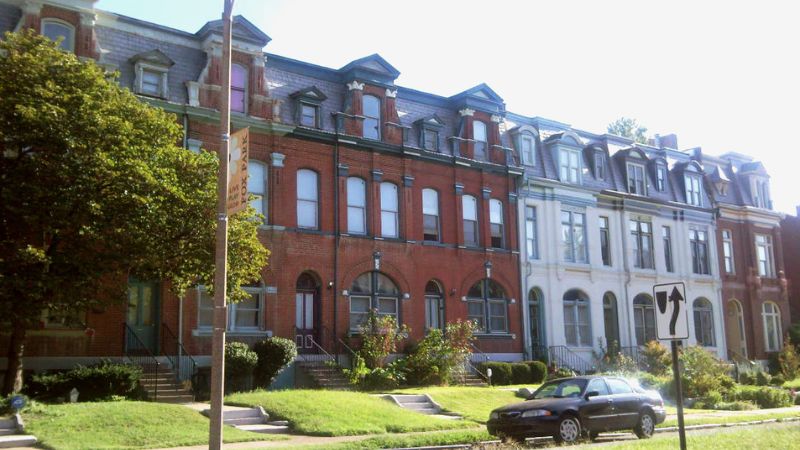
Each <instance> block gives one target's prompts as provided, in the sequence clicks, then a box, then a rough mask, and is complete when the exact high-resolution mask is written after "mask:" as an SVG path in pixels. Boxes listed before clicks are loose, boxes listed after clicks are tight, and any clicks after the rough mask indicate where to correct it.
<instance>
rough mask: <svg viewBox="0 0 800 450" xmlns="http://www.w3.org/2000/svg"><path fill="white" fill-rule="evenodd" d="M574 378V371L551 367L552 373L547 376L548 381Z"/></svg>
mask: <svg viewBox="0 0 800 450" xmlns="http://www.w3.org/2000/svg"><path fill="white" fill-rule="evenodd" d="M574 376H575V372H573V371H572V369H569V368H566V367H555V366H551V367H550V371H549V373H548V374H547V381H550V380H557V379H559V378H568V377H574Z"/></svg>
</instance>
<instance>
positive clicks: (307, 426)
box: [225, 390, 476, 436]
mask: <svg viewBox="0 0 800 450" xmlns="http://www.w3.org/2000/svg"><path fill="white" fill-rule="evenodd" d="M225 403H226V404H228V405H240V406H259V405H260V406H262V407H263V408H264V409H265V410H266V411H267V412H268V413H269V414H270V416H271V417H273V418H276V419H283V420H288V421H289V424H290V426H291V427H292V429H293V430H294V431H295V432H297V433H302V434H308V435H314V436H348V435H357V434H378V433H406V432H411V431H432V430H445V429H453V428H465V427H474V426H476V424H475V423H474V422H470V421H466V420H447V419H439V418H434V417H429V416H425V415H422V414H419V413H415V412H412V411H408V410H406V409H403V408H400V407H398V406H397V405H395V404H393V403H391V402H389V401H388V400H385V399H382V398H380V397H376V396H373V395H369V394H365V393H361V392H347V391H325V390H286V391H273V392H267V391H253V392H246V393H238V394H232V395H229V396H227V397H226V398H225Z"/></svg>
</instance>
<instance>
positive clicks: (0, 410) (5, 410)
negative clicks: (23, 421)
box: [0, 394, 31, 416]
mask: <svg viewBox="0 0 800 450" xmlns="http://www.w3.org/2000/svg"><path fill="white" fill-rule="evenodd" d="M16 396H21V397H22V398H23V399H25V406H24V407H23V408H22V409H23V411H24V410H25V409H28V408H29V407H30V405H31V400H30V398H28V396H27V395H23V394H9V395H6V396H2V395H0V416H5V415H10V414H13V413H15V412H16V411H15V410H14V408H12V407H11V399H13V398H14V397H16Z"/></svg>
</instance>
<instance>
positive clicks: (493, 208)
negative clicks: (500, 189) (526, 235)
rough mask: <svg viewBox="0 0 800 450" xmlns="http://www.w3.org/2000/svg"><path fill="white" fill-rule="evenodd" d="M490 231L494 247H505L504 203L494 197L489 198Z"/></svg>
mask: <svg viewBox="0 0 800 450" xmlns="http://www.w3.org/2000/svg"><path fill="white" fill-rule="evenodd" d="M489 232H490V233H491V238H492V242H491V244H492V247H494V248H503V238H504V234H505V233H504V230H503V203H502V202H501V201H500V200H497V199H494V198H493V199H491V200H489Z"/></svg>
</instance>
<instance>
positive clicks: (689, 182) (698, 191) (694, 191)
mask: <svg viewBox="0 0 800 450" xmlns="http://www.w3.org/2000/svg"><path fill="white" fill-rule="evenodd" d="M683 183H684V184H685V188H686V203H688V204H690V205H692V206H703V202H702V198H703V197H702V193H703V191H702V184H701V183H700V175H697V174H689V173H687V174H685V175H684V176H683Z"/></svg>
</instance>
